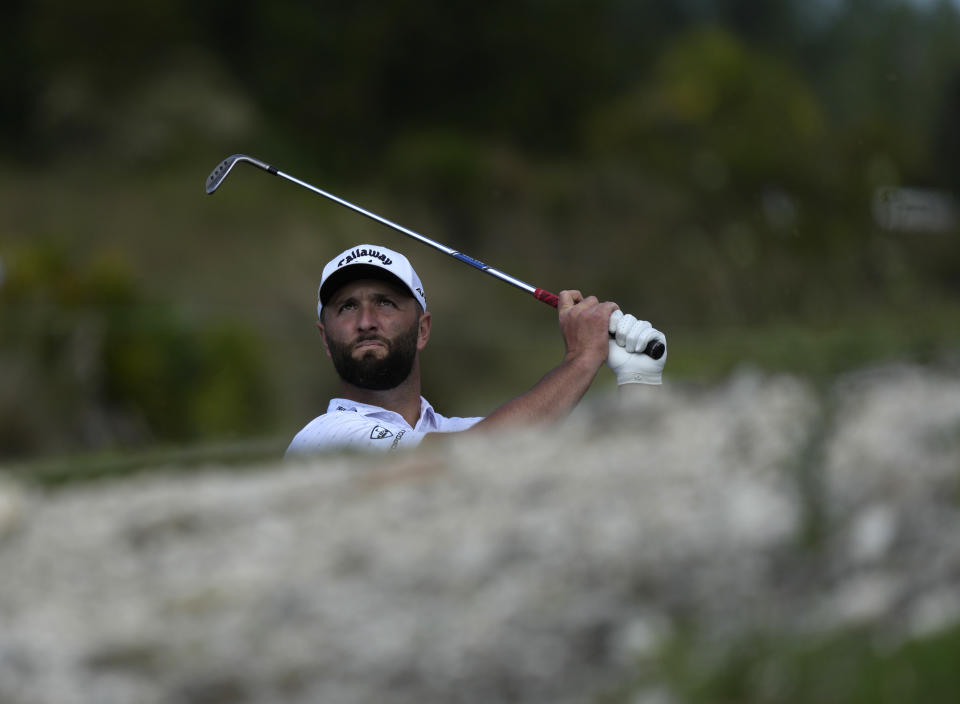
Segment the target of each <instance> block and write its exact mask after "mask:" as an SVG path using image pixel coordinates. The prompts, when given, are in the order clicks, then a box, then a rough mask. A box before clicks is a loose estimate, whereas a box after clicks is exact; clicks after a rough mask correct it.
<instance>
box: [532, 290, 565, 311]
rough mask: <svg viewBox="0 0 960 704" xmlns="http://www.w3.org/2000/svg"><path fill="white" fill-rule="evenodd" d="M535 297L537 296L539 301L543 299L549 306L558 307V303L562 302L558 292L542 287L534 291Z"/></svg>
mask: <svg viewBox="0 0 960 704" xmlns="http://www.w3.org/2000/svg"><path fill="white" fill-rule="evenodd" d="M533 297H534V298H536V299H537V300H538V301H543V302H544V303H546V304H547V305H548V306H553V307H554V308H556V307H557V305H558V304H559V303H560V300H559V299H558V298H557V294H555V293H550V292H549V291H545V290H544V289H542V288H538V289H537V290H536V291H534V292H533Z"/></svg>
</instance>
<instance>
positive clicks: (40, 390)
mask: <svg viewBox="0 0 960 704" xmlns="http://www.w3.org/2000/svg"><path fill="white" fill-rule="evenodd" d="M744 7H745V6H743V5H742V3H739V2H733V1H729V0H714V1H713V2H706V3H680V4H679V5H678V4H676V3H659V4H651V3H627V2H620V1H619V0H604V1H602V2H575V3H558V4H554V5H549V4H548V5H544V4H543V3H530V2H521V3H519V4H518V3H492V4H491V3H485V4H482V5H476V6H467V5H462V4H458V5H450V4H449V3H439V2H426V3H420V4H417V5H416V6H415V7H414V6H412V5H410V4H409V3H379V4H377V5H376V7H373V6H367V5H364V4H361V5H349V4H339V5H336V6H331V5H330V4H329V3H327V4H314V5H310V4H304V3H292V2H269V1H268V0H253V1H252V2H247V3H241V4H240V5H236V4H232V5H229V6H227V5H225V4H224V3H220V2H208V3H199V4H196V3H194V4H190V3H172V4H171V3H167V4H165V5H164V6H163V7H160V6H157V7H150V8H148V9H145V8H140V7H137V8H131V7H128V6H127V5H124V4H123V3H120V2H118V1H117V0H101V1H100V2H97V3H95V7H86V6H84V8H83V10H82V11H81V10H78V9H77V8H75V7H74V6H73V5H71V4H69V3H65V2H61V1H59V0H57V1H51V2H44V3H40V4H28V3H14V5H13V6H12V10H11V11H10V12H9V18H8V21H7V22H6V23H5V24H4V28H3V29H2V30H0V32H3V33H4V36H3V40H4V41H3V43H2V45H3V47H4V51H5V52H6V55H7V56H8V57H9V59H10V60H9V61H6V62H3V66H4V68H3V69H0V75H2V76H3V79H4V82H5V91H3V92H2V93H0V101H3V104H2V106H0V107H2V109H0V144H2V145H3V146H4V151H3V152H2V157H0V265H2V271H3V272H4V278H3V279H2V280H0V326H2V327H0V360H2V362H3V367H2V369H0V380H2V386H0V426H2V428H0V460H3V459H4V458H19V459H20V460H29V459H30V458H32V457H37V458H41V459H42V458H49V457H53V456H56V457H62V456H69V455H70V453H72V452H94V453H113V452H119V451H124V450H129V451H133V452H134V453H135V454H136V455H137V456H140V455H139V453H141V452H149V448H150V447H152V446H160V447H168V446H171V445H178V444H180V445H193V444H195V443H201V444H207V443H211V444H213V446H218V444H219V443H224V442H227V443H229V442H231V441H233V440H238V441H240V442H241V444H242V443H243V442H247V441H251V440H256V439H261V438H276V437H290V436H291V435H292V434H293V433H294V432H295V431H296V430H297V429H298V428H299V427H300V426H301V425H302V424H303V423H304V422H305V421H306V420H308V419H309V418H312V417H313V416H314V415H316V414H317V413H319V412H321V411H322V410H323V409H324V408H325V405H326V399H327V398H328V397H329V395H330V394H331V393H332V392H333V390H334V389H335V384H334V380H333V378H332V373H331V372H330V370H329V366H328V365H327V362H326V360H325V358H324V357H323V353H322V349H321V348H320V345H319V344H318V340H317V337H316V331H315V330H314V329H313V310H314V308H313V300H312V299H313V296H314V295H315V294H314V291H315V286H316V282H317V279H318V276H319V271H320V268H321V267H322V266H323V264H324V263H325V261H326V260H327V258H328V256H329V255H330V253H331V252H334V251H337V250H338V249H340V248H342V247H345V246H347V245H350V244H355V243H356V242H358V241H373V242H380V243H383V244H386V245H388V246H393V247H396V248H399V249H403V250H404V251H407V252H408V253H410V255H411V257H413V258H414V260H415V262H416V264H417V268H418V270H419V271H420V273H421V276H422V278H423V279H424V281H425V283H426V285H427V297H428V301H429V304H430V307H431V309H432V311H433V312H434V315H435V325H434V336H433V340H432V341H431V344H430V346H429V347H428V350H427V353H426V365H427V374H426V379H425V392H426V395H427V396H428V397H429V398H430V399H431V401H432V402H433V403H434V404H435V405H436V406H437V407H438V408H440V409H441V410H442V411H443V412H445V413H450V414H463V415H473V414H482V413H486V412H489V411H490V410H491V409H492V408H494V407H495V406H496V405H497V404H499V403H500V402H502V401H503V400H505V399H506V398H508V397H510V396H512V395H514V394H516V393H518V392H519V391H522V390H523V389H525V388H528V387H529V386H530V385H532V384H533V383H535V382H536V381H537V379H538V378H539V376H540V375H541V374H542V373H543V372H544V371H545V370H546V369H547V368H548V366H549V365H551V364H552V363H553V362H554V361H555V360H557V359H558V358H559V356H560V354H561V353H562V349H561V346H560V341H559V339H558V336H557V334H556V329H555V322H554V317H553V314H552V313H551V312H550V311H549V310H546V309H545V308H544V307H543V306H542V305H540V304H537V303H536V302H533V301H530V300H527V299H525V297H524V296H523V294H521V293H520V292H518V291H515V290H513V289H510V288H508V287H505V286H503V285H502V284H499V283H497V282H494V281H492V280H489V279H487V278H486V277H483V276H482V275H480V274H477V273H476V272H472V271H470V270H469V269H466V268H465V267H463V266H462V265H459V264H457V263H455V262H451V261H450V260H449V259H447V258H445V257H443V256H442V255H439V254H437V253H435V252H433V251H432V250H428V249H427V248H424V247H422V246H420V245H418V244H416V243H413V242H410V241H408V240H406V239H405V238H403V237H402V236H400V235H398V234H397V233H393V232H389V231H385V230H383V229H382V228H381V227H380V226H378V225H376V224H373V223H370V222H368V221H366V220H364V219H362V218H358V217H357V216H356V215H354V214H352V213H349V212H345V211H344V212H341V211H340V209H338V208H336V206H333V205H331V204H329V203H326V202H323V201H320V200H319V199H317V198H315V197H312V196H310V195H309V194H307V193H306V192H301V191H300V189H296V188H295V187H293V186H291V185H289V184H285V183H283V182H279V181H278V180H277V179H269V178H268V177H267V176H266V175H264V174H262V173H254V172H253V171H252V170H247V171H243V170H240V171H238V172H237V173H236V174H235V175H234V176H232V177H231V180H230V182H229V183H227V184H226V185H225V186H224V188H223V189H222V190H221V191H220V192H218V194H217V195H216V196H215V197H214V198H208V197H206V196H204V195H202V191H201V190H200V185H201V182H202V181H203V179H204V178H205V177H206V175H207V174H208V173H209V171H210V170H211V169H212V168H213V166H214V165H215V164H216V163H217V162H218V161H219V160H220V159H221V158H223V157H224V156H226V155H227V154H229V153H232V152H236V151H242V152H247V153H250V154H252V155H254V156H257V157H259V158H262V159H267V160H269V161H272V162H273V163H275V164H277V165H278V166H280V167H281V168H283V169H284V170H286V171H289V172H291V173H295V174H297V175H299V176H301V177H302V178H304V179H306V180H308V181H310V182H313V183H317V184H318V185H321V186H322V187H324V188H327V189H329V190H331V191H333V192H334V193H337V194H339V195H342V196H344V197H346V198H348V199H350V200H352V201H354V202H357V203H359V204H361V205H364V206H366V207H369V208H371V209H373V210H375V211H377V212H379V213H382V214H384V215H386V216H387V217H389V218H391V219H393V220H396V221H397V222H401V223H403V224H405V225H407V226H408V227H411V228H413V229H415V230H419V231H422V232H424V233H425V234H428V235H430V236H432V237H434V238H436V239H438V240H441V241H443V242H446V243H449V244H450V245H451V246H454V247H456V248H458V249H461V250H463V251H465V252H466V253H468V254H470V255H472V256H475V257H477V258H480V259H482V260H484V261H486V262H488V263H490V264H491V265H493V266H495V267H497V268H500V269H503V270H504V271H507V272H509V273H511V274H513V275H515V276H517V277H519V278H521V279H523V280H525V281H528V282H531V283H534V284H535V285H538V286H542V287H544V288H548V289H551V290H554V291H558V290H561V289H563V288H579V289H581V290H583V291H585V292H589V293H595V294H597V295H598V296H600V297H602V298H608V299H613V300H616V301H618V302H620V303H621V304H622V306H623V307H624V308H625V309H627V310H630V311H632V312H634V313H636V314H638V315H640V316H642V317H646V318H648V319H650V320H652V321H653V322H654V323H655V324H656V325H657V326H658V327H661V328H662V329H664V330H665V331H666V332H667V333H668V336H669V340H670V362H669V363H668V378H670V379H672V380H676V381H683V380H687V379H692V380H698V381H711V380H715V379H718V378H720V377H722V376H723V375H725V374H728V373H729V372H730V371H732V370H733V369H736V368H737V367H739V366H741V365H752V366H755V367H759V368H761V369H766V370H770V371H791V372H797V373H802V374H813V375H817V376H830V375H834V374H836V373H839V372H843V371H845V370H847V369H852V368H855V367H857V366H861V365H865V364H872V363H877V362H886V361H892V360H903V359H905V360H911V361H917V362H922V363H928V362H929V363H936V362H939V361H941V360H944V359H951V358H954V357H955V356H956V355H957V354H958V344H960V343H958V341H957V337H956V333H955V331H956V324H955V321H956V320H958V319H960V315H958V313H960V278H958V273H957V272H960V237H958V233H960V227H958V218H960V215H957V212H958V208H957V205H956V202H957V201H956V197H957V193H958V191H957V188H958V187H957V181H956V164H957V163H958V162H960V151H958V146H957V145H958V140H957V136H956V135H957V130H956V127H955V125H957V124H960V112H958V105H960V102H958V98H957V96H958V95H960V44H958V43H957V42H956V36H958V34H960V11H958V9H957V6H956V4H954V3H951V2H939V3H923V4H911V3H905V2H897V1H895V0H885V1H884V2H861V1H860V0H849V1H848V2H841V3H829V4H823V5H821V4H819V3H809V2H800V1H799V0H795V1H792V2H785V3H776V6H775V7H770V8H760V7H753V6H751V8H750V11H749V12H745V11H744V9H743V8H744ZM144 13H146V14H144ZM900 187H909V188H916V189H923V192H924V193H927V194H932V195H933V197H934V201H933V203H934V204H940V205H943V207H944V211H943V213H940V215H937V214H936V213H932V211H931V208H932V209H936V207H938V206H936V205H930V203H929V202H927V204H926V205H921V206H917V205H916V204H911V203H909V202H907V203H901V202H900V201H897V200H896V193H897V191H896V190H895V189H897V188H900ZM891 189H893V190H891ZM891 193H892V194H894V195H891ZM951 193H952V194H953V195H952V196H951ZM951 197H952V198H953V201H952V205H951V201H950V198H951ZM944 204H945V205H944ZM950 207H953V209H954V210H953V214H952V215H951V214H950ZM911 208H912V209H911ZM918 208H919V210H918ZM924 208H926V210H924ZM944 213H946V214H944ZM934 215H936V217H933V216H934ZM911 218H912V219H911ZM917 218H919V219H917ZM607 390H609V380H607V379H605V378H601V379H600V382H599V384H598V392H601V393H602V392H605V391H607Z"/></svg>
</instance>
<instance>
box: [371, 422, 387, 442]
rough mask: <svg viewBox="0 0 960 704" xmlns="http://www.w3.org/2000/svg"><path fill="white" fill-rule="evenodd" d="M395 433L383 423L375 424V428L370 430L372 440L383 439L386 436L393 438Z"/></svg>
mask: <svg viewBox="0 0 960 704" xmlns="http://www.w3.org/2000/svg"><path fill="white" fill-rule="evenodd" d="M392 437H393V433H392V432H391V431H389V430H387V429H386V428H384V427H383V426H382V425H375V426H374V427H373V430H371V431H370V439H371V440H383V439H384V438H392Z"/></svg>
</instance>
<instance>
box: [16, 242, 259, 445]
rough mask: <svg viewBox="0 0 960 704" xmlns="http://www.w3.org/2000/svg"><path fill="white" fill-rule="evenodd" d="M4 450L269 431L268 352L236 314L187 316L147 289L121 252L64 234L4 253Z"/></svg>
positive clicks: (116, 443) (141, 442) (193, 438)
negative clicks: (231, 318)
mask: <svg viewBox="0 0 960 704" xmlns="http://www.w3.org/2000/svg"><path fill="white" fill-rule="evenodd" d="M5 261H6V267H7V276H6V278H5V280H4V282H3V286H2V288H0V329H2V330H3V337H2V338H0V360H2V364H0V381H2V382H3V383H0V390H2V391H0V456H4V455H6V456H11V455H19V454H25V453H28V452H29V453H36V454H43V453H50V452H56V451H70V450H78V449H83V448H86V449H100V448H110V447H115V446H128V447H129V446H134V445H139V444H143V443H146V442H156V441H166V442H170V441H176V440H196V439H202V438H213V437H224V436H228V435H230V434H231V433H252V432H257V431H258V430H260V431H262V428H263V427H264V425H265V423H266V418H267V416H268V414H269V405H270V404H269V401H270V398H269V392H268V390H267V389H268V386H267V383H266V377H265V374H266V372H265V369H264V366H263V357H262V352H261V351H260V349H259V346H258V343H257V341H256V339H255V338H254V337H253V336H252V334H251V333H250V332H249V331H248V330H246V329H243V328H240V327H237V326H236V325H233V324H230V323H227V322H221V323H218V324H216V325H213V326H210V327H206V326H202V327H201V326H189V325H187V324H186V323H185V322H184V321H183V320H182V319H181V318H180V317H179V316H177V315H176V314H175V313H174V312H173V311H172V309H171V308H169V307H168V306H165V305H161V304H155V303H151V302H149V301H147V300H145V299H144V297H143V296H142V294H141V293H140V292H139V290H138V286H137V283H136V281H135V279H134V277H133V274H132V272H131V271H130V269H129V267H128V265H127V264H126V263H125V261H124V260H123V258H122V257H118V256H103V257H100V258H93V259H92V261H90V262H89V263H87V264H85V265H80V264H78V263H76V262H75V261H73V259H72V257H70V256H69V255H68V253H67V250H66V249H65V248H64V247H62V246H59V245H54V244H49V243H48V244H35V245H33V246H29V247H25V248H22V249H20V250H18V251H16V252H14V253H13V255H12V256H11V257H10V258H9V259H7V260H5Z"/></svg>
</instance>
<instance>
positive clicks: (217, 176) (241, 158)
mask: <svg viewBox="0 0 960 704" xmlns="http://www.w3.org/2000/svg"><path fill="white" fill-rule="evenodd" d="M241 162H242V163H247V164H250V165H252V166H256V167H257V168H258V169H263V170H264V171H266V172H268V173H271V174H273V175H274V176H279V177H280V178H283V179H286V180H287V181H290V182H291V183H295V184H297V185H298V186H301V187H302V188H306V189H307V190H308V191H312V192H313V193H316V194H317V195H318V196H323V197H324V198H326V199H328V200H332V201H333V202H334V203H338V204H339V205H342V206H344V207H345V208H350V210H352V211H354V212H356V213H359V214H360V215H363V216H365V217H367V218H370V219H371V220H375V221H376V222H379V223H380V224H381V225H386V226H387V227H389V228H392V229H394V230H396V231H397V232H401V233H403V234H405V235H407V236H408V237H412V238H413V239H415V240H417V241H419V242H422V243H423V244H425V245H428V246H430V247H433V248H434V249H438V250H440V251H441V252H443V253H444V254H447V255H449V256H451V257H453V258H454V259H459V260H460V261H461V262H463V263H464V264H469V265H470V266H472V267H473V268H474V269H479V270H480V271H482V272H484V273H487V274H490V275H491V276H493V277H495V278H498V279H500V280H501V281H503V282H505V283H508V284H510V285H511V286H515V287H516V288H519V289H520V290H522V291H526V292H527V293H529V294H531V295H533V297H534V298H536V299H537V300H538V301H541V302H543V303H546V304H547V305H549V306H553V307H554V308H556V307H557V306H558V305H559V300H558V298H557V295H556V294H554V293H550V292H549V291H547V290H545V289H542V288H537V287H535V286H531V285H530V284H528V283H526V282H524V281H521V280H520V279H518V278H516V277H514V276H510V275H509V274H506V273H504V272H502V271H500V270H499V269H494V268H493V267H492V266H488V265H487V264H484V263H483V262H481V261H480V260H478V259H474V258H473V257H470V256H468V255H466V254H463V253H462V252H458V251H457V250H455V249H453V248H452V247H448V246H446V245H445V244H441V243H439V242H437V241H436V240H433V239H430V238H429V237H427V236H426V235H421V234H420V233H419V232H416V231H414V230H411V229H410V228H407V227H404V226H403V225H399V224H397V223H395V222H393V220H388V219H387V218H385V217H383V216H382V215H377V214H376V213H373V212H371V211H369V210H367V209H366V208H361V207H360V206H359V205H356V204H355V203H351V202H350V201H348V200H344V199H343V198H341V197H340V196H335V195H334V194H332V193H328V192H327V191H325V190H323V189H322V188H317V187H316V186H314V185H313V184H310V183H307V182H306V181H303V180H301V179H299V178H297V177H296V176H292V175H290V174H288V173H284V172H283V171H280V170H279V169H277V168H276V167H273V166H271V165H270V164H267V163H266V162H263V161H260V160H259V159H254V158H253V157H250V156H247V155H246V154H234V155H233V156H231V157H229V158H227V159H225V160H224V161H223V162H222V163H221V164H219V165H218V166H217V167H216V168H215V169H214V170H213V172H212V173H211V174H210V176H209V177H207V184H206V191H207V194H208V195H210V194H212V193H213V192H214V191H216V190H217V189H218V188H219V187H220V184H221V183H223V180H224V179H225V178H226V177H227V174H229V173H230V171H231V170H232V169H233V167H234V166H236V165H237V164H238V163H241ZM665 351H666V348H665V347H664V346H663V344H662V343H660V342H658V341H652V342H651V343H650V344H649V345H647V349H646V350H644V353H645V354H647V355H649V356H650V357H653V358H654V359H660V357H662V356H663V353H664V352H665Z"/></svg>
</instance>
